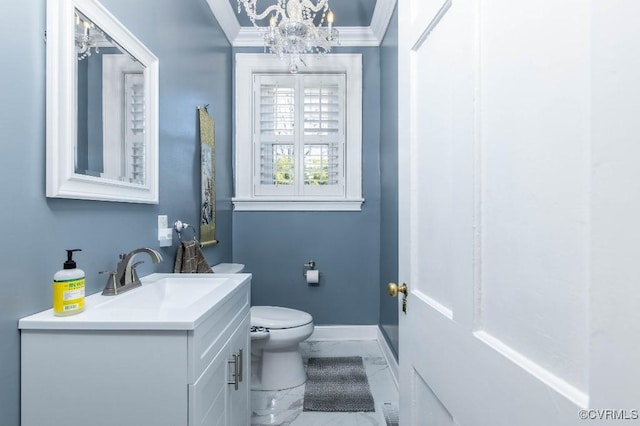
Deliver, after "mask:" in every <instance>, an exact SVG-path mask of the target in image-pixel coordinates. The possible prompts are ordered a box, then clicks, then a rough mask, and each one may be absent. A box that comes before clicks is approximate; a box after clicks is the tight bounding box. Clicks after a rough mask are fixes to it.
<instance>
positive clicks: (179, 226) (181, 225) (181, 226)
mask: <svg viewBox="0 0 640 426" xmlns="http://www.w3.org/2000/svg"><path fill="white" fill-rule="evenodd" d="M173 229H174V231H176V234H178V240H179V241H182V233H183V232H184V231H185V230H186V229H191V231H193V241H198V235H197V234H196V229H195V228H194V227H193V226H191V225H189V224H188V223H187V222H183V221H181V220H180V219H178V220H176V221H175V222H174V224H173Z"/></svg>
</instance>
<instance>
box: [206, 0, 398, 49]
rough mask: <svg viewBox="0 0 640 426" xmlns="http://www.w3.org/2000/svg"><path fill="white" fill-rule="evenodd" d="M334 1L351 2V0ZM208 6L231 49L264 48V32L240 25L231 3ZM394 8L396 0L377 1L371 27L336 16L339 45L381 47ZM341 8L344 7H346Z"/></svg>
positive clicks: (216, 0)
mask: <svg viewBox="0 0 640 426" xmlns="http://www.w3.org/2000/svg"><path fill="white" fill-rule="evenodd" d="M264 1H266V0H264ZM271 1H273V0H271ZM333 1H334V2H349V1H352V0H333ZM207 3H208V4H209V7H210V8H211V11H212V12H213V15H214V16H215V17H216V19H217V20H218V23H219V24H220V26H221V27H222V30H223V31H224V33H225V35H226V36H227V39H229V42H230V43H231V45H232V46H234V47H262V46H264V38H263V33H262V32H260V31H258V30H256V29H255V28H253V27H243V26H241V25H240V23H239V22H238V16H237V9H236V8H234V7H232V6H231V3H230V2H229V0H207ZM395 5H396V0H377V1H376V2H375V8H374V9H373V16H372V17H371V23H370V24H369V25H368V26H341V25H340V16H338V15H336V28H337V29H338V31H339V32H340V46H379V45H380V43H381V42H382V38H383V37H384V33H385V32H386V31H387V26H388V25H389V20H390V19H391V15H392V14H393V9H394V7H395ZM340 7H341V8H342V7H343V5H341V6H340ZM343 10H344V9H343ZM243 13H244V11H243ZM346 20H347V21H353V19H352V17H348V19H346ZM367 20H368V19H366V18H365V21H367Z"/></svg>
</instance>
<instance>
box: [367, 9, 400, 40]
mask: <svg viewBox="0 0 640 426" xmlns="http://www.w3.org/2000/svg"><path fill="white" fill-rule="evenodd" d="M395 7H396V0H377V1H376V7H375V9H373V16H372V17H371V24H370V26H369V28H370V29H371V31H372V32H373V34H374V35H375V37H376V38H377V39H378V45H380V44H381V43H382V39H384V35H385V33H386V32H387V27H389V21H391V16H392V15H393V10H394V9H395Z"/></svg>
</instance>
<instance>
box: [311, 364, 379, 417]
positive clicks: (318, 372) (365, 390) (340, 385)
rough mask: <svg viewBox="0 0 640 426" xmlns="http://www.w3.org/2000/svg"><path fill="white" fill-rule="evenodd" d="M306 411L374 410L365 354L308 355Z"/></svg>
mask: <svg viewBox="0 0 640 426" xmlns="http://www.w3.org/2000/svg"><path fill="white" fill-rule="evenodd" d="M303 410H304V411H340V412H352V411H355V412H357V411H375V409H374V405H373V396H371V391H370V390H369V382H368V381H367V373H366V372H365V371H364V366H363V365H362V358H361V357H359V356H354V357H337V358H309V363H308V364H307V384H306V387H305V390H304V404H303Z"/></svg>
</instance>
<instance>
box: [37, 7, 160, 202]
mask: <svg viewBox="0 0 640 426" xmlns="http://www.w3.org/2000/svg"><path fill="white" fill-rule="evenodd" d="M75 9H78V10H79V11H80V12H82V13H83V14H84V15H85V16H86V17H87V18H89V19H90V20H91V21H93V22H94V23H95V24H96V25H97V26H98V27H100V29H102V30H103V31H104V32H105V33H106V34H108V35H109V37H111V38H112V39H113V40H114V41H115V42H116V43H117V44H119V45H120V46H121V47H122V48H123V49H124V50H126V51H127V52H128V53H129V54H131V56H133V57H134V58H136V60H138V61H139V62H140V63H141V64H142V65H143V66H144V67H145V71H144V84H145V120H146V123H145V183H144V185H139V184H133V183H128V182H121V181H117V180H112V179H104V178H100V177H95V176H88V175H82V174H78V173H76V172H75V146H76V143H77V138H78V130H77V121H78V114H77V108H78V102H77V90H78V89H77V82H76V73H77V64H76V61H77V54H76V49H75V19H74V13H75ZM46 34H47V35H46V37H47V48H46V51H47V61H46V63H47V65H46V72H47V76H46V84H47V86H46V117H47V119H46V121H47V124H46V131H47V134H46V139H47V151H46V181H47V183H46V195H47V197H52V198H73V199H84V200H102V201H119V202H129V203H147V204H158V201H159V200H158V89H159V79H158V68H159V65H158V58H157V57H156V56H155V55H154V54H153V53H152V52H151V51H150V50H149V49H147V47H145V45H144V44H142V43H141V42H140V41H139V40H138V39H137V38H136V37H135V36H134V35H133V34H131V32H130V31H129V30H127V29H126V27H125V26H124V25H122V24H121V23H120V21H118V20H117V19H116V18H115V17H114V16H113V15H111V13H109V11H108V10H107V9H105V8H104V6H102V4H100V3H99V2H98V1H96V0H47V33H46Z"/></svg>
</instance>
